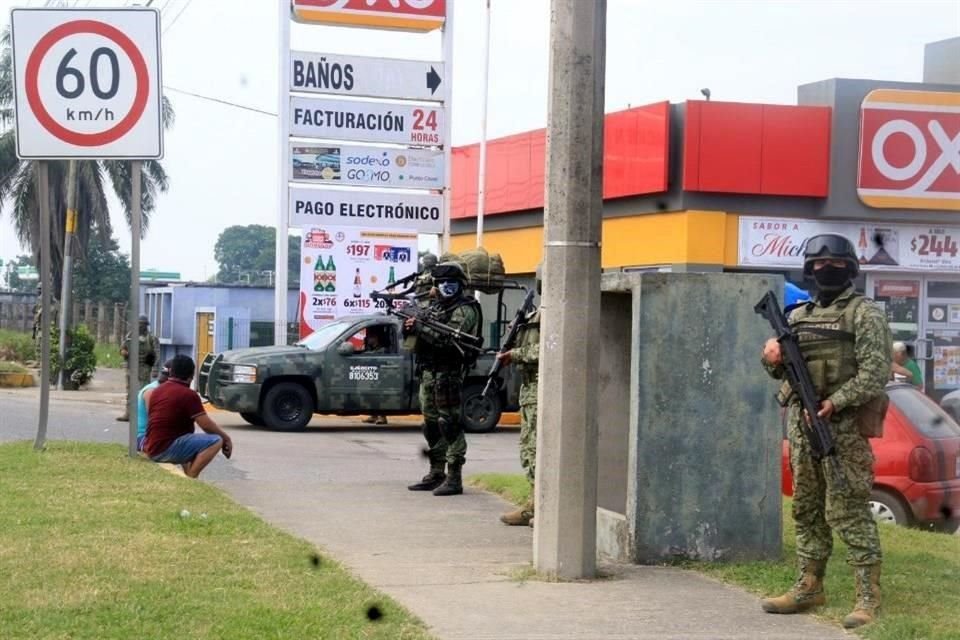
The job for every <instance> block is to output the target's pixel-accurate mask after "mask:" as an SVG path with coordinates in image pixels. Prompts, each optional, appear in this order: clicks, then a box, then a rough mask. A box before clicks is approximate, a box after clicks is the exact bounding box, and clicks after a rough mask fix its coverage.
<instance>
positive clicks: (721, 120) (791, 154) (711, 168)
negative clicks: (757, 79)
mask: <svg viewBox="0 0 960 640" xmlns="http://www.w3.org/2000/svg"><path fill="white" fill-rule="evenodd" d="M683 149H684V158H683V188H684V189H685V190H687V191H712V192H720V193H744V194H763V195H787V196H813V197H825V196H826V195H827V191H828V188H829V178H830V108H829V107H794V106H781V105H764V104H742V103H733V102H703V101H690V102H687V105H686V119H685V125H684V139H683Z"/></svg>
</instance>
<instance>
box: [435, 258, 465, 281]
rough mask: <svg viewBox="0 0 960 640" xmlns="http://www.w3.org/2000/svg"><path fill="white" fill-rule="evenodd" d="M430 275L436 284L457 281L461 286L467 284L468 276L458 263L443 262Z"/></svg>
mask: <svg viewBox="0 0 960 640" xmlns="http://www.w3.org/2000/svg"><path fill="white" fill-rule="evenodd" d="M430 275H431V276H433V279H434V281H435V282H445V281H450V280H456V281H457V282H460V283H461V284H467V274H466V272H464V270H463V267H461V266H460V265H459V264H457V263H456V262H441V263H440V264H438V265H437V266H435V267H434V268H433V269H432V270H431V272H430Z"/></svg>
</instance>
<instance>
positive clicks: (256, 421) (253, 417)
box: [240, 411, 264, 427]
mask: <svg viewBox="0 0 960 640" xmlns="http://www.w3.org/2000/svg"><path fill="white" fill-rule="evenodd" d="M240 417H241V418H243V419H244V420H246V421H247V423H249V424H252V425H253V426H255V427H262V426H263V424H264V422H263V416H261V415H260V414H259V413H250V412H247V411H241V412H240Z"/></svg>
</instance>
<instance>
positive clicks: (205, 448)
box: [143, 355, 233, 478]
mask: <svg viewBox="0 0 960 640" xmlns="http://www.w3.org/2000/svg"><path fill="white" fill-rule="evenodd" d="M195 370H196V367H195V365H194V363H193V359H192V358H190V357H189V356H185V355H178V356H174V358H173V360H171V361H170V377H169V378H168V379H167V382H165V383H164V384H162V385H160V386H158V387H157V388H156V389H154V390H153V392H152V393H151V395H150V400H149V402H150V404H149V407H148V408H149V411H148V420H149V422H148V425H147V439H146V442H145V443H144V447H143V449H144V451H145V452H146V453H147V455H148V456H149V457H150V459H151V460H153V461H154V462H169V463H172V464H179V465H182V466H183V472H184V474H186V475H187V477H189V478H196V477H197V476H199V475H200V472H201V471H203V470H204V468H205V467H206V466H207V465H208V464H210V462H211V461H212V460H213V459H214V458H215V457H216V456H217V454H218V453H219V452H220V451H221V450H222V451H223V455H224V456H226V457H227V458H229V457H230V455H231V454H232V453H233V441H232V440H231V439H230V436H228V435H227V434H226V433H225V432H224V431H223V429H221V428H220V427H219V426H218V425H217V423H216V422H214V421H213V419H212V418H210V416H208V415H207V413H206V411H204V409H203V403H202V402H201V401H200V396H198V395H197V393H196V392H195V391H194V390H192V389H191V388H190V381H191V380H193V374H194V371H195ZM194 423H196V424H197V426H199V427H200V428H201V429H203V430H204V431H205V432H206V433H194V432H193V425H194Z"/></svg>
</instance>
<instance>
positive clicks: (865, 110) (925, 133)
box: [857, 89, 960, 211]
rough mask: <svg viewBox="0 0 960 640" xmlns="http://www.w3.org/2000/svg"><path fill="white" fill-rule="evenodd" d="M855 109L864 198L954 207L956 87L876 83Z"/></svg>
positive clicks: (959, 107) (877, 203) (959, 113)
mask: <svg viewBox="0 0 960 640" xmlns="http://www.w3.org/2000/svg"><path fill="white" fill-rule="evenodd" d="M860 114H861V115H860V169H859V172H858V176H857V194H858V195H859V196H860V200H861V201H862V202H863V203H864V204H866V205H867V206H868V207H880V208H897V209H950V210H955V211H956V210H960V93H944V92H935V91H900V90H894V89H877V90H875V91H871V92H870V93H869V94H867V97H866V98H864V99H863V105H862V107H861V112H860Z"/></svg>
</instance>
